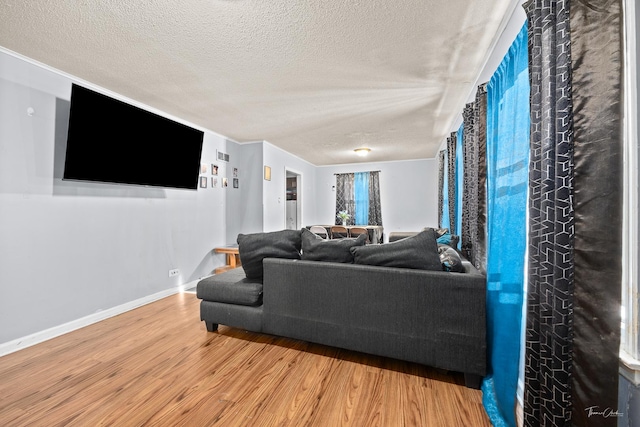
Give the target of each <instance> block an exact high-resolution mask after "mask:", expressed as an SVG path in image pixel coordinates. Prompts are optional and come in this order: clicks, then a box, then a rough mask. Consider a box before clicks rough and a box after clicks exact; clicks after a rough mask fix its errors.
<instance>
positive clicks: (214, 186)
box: [211, 177, 218, 188]
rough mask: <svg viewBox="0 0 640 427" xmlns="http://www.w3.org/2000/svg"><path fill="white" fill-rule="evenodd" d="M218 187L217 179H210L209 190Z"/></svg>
mask: <svg viewBox="0 0 640 427" xmlns="http://www.w3.org/2000/svg"><path fill="white" fill-rule="evenodd" d="M217 187H218V178H215V177H212V178H211V188H217Z"/></svg>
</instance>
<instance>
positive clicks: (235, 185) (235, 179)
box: [233, 178, 239, 188]
mask: <svg viewBox="0 0 640 427" xmlns="http://www.w3.org/2000/svg"><path fill="white" fill-rule="evenodd" d="M238 185H239V182H238V178H233V188H238Z"/></svg>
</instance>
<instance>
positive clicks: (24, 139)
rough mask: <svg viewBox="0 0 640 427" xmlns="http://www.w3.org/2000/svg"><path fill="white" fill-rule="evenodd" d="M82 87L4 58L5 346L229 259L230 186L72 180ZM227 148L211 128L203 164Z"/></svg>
mask: <svg viewBox="0 0 640 427" xmlns="http://www.w3.org/2000/svg"><path fill="white" fill-rule="evenodd" d="M71 83H72V80H71V79H70V78H69V77H66V76H63V75H60V74H57V73H54V72H53V71H51V70H46V69H44V68H41V67H38V66H35V65H33V64H31V63H28V62H26V61H24V60H22V59H18V58H16V57H13V56H10V55H8V54H6V53H3V52H0V344H2V343H6V342H8V341H11V340H15V339H17V338H20V337H24V336H27V335H29V334H33V333H36V332H38V331H42V330H44V329H47V328H51V327H55V326H57V325H61V324H63V323H66V322H70V321H73V320H75V319H79V318H82V317H84V316H88V315H91V314H93V313H96V312H98V311H102V310H106V309H109V308H112V307H115V306H118V305H122V304H124V303H127V302H130V301H133V300H136V299H140V298H143V297H146V296H149V295H153V294H156V293H158V292H162V291H166V290H171V289H177V287H178V286H179V285H181V284H183V283H185V282H189V281H192V280H195V279H197V278H199V277H201V276H204V275H207V274H210V273H211V271H212V270H213V268H214V267H216V266H218V265H221V264H223V263H224V258H223V257H222V256H220V255H214V254H212V252H211V249H212V248H213V247H214V246H217V245H221V244H224V243H226V242H225V240H226V239H225V231H224V230H225V218H224V192H223V191H220V190H218V191H215V190H214V189H211V188H207V189H199V190H198V191H189V190H171V189H160V188H147V187H139V186H122V185H110V184H98V183H82V182H68V181H64V182H63V181H61V179H60V178H59V170H60V154H62V156H64V153H63V152H62V153H61V151H60V141H61V140H63V141H66V117H68V114H69V111H68V108H69V97H70V93H71ZM29 107H31V108H33V109H34V111H35V113H34V114H33V116H29V115H28V114H27V108H29ZM96 132H99V129H97V130H96ZM226 144H227V141H226V139H224V138H222V137H220V136H219V135H216V134H214V133H211V132H205V139H204V148H203V154H202V160H203V163H208V164H210V163H213V162H214V161H215V151H216V149H222V150H225V149H226ZM176 268H177V269H179V270H180V272H181V274H180V275H179V276H176V277H172V278H169V277H168V271H169V269H176Z"/></svg>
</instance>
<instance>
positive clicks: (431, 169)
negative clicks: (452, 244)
mask: <svg viewBox="0 0 640 427" xmlns="http://www.w3.org/2000/svg"><path fill="white" fill-rule="evenodd" d="M377 170H379V171H380V199H381V203H382V224H383V226H384V234H385V241H386V240H388V235H389V233H391V232H393V231H419V230H421V229H423V228H424V227H437V226H438V160H436V159H425V160H410V161H398V162H381V163H357V164H349V165H336V166H322V167H318V169H317V172H316V200H317V201H316V212H317V217H316V221H315V223H318V224H335V220H336V218H335V208H336V193H335V191H334V190H333V189H332V187H333V186H335V184H336V178H335V176H334V174H336V173H348V172H368V171H377Z"/></svg>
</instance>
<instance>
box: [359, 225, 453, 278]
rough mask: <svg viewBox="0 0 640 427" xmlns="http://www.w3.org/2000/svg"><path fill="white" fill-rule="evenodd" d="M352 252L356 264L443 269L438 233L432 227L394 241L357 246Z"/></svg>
mask: <svg viewBox="0 0 640 427" xmlns="http://www.w3.org/2000/svg"><path fill="white" fill-rule="evenodd" d="M351 253H352V254H353V259H354V262H355V263H356V264H367V265H377V266H381V267H401V268H414V269H419V270H440V271H442V264H441V263H440V256H439V255H438V245H437V243H436V233H435V231H434V230H433V229H431V228H429V229H426V230H423V231H421V232H420V233H418V234H416V235H415V236H411V237H407V238H405V239H402V240H397V241H395V242H392V243H384V244H381V245H367V246H356V247H353V248H351Z"/></svg>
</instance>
